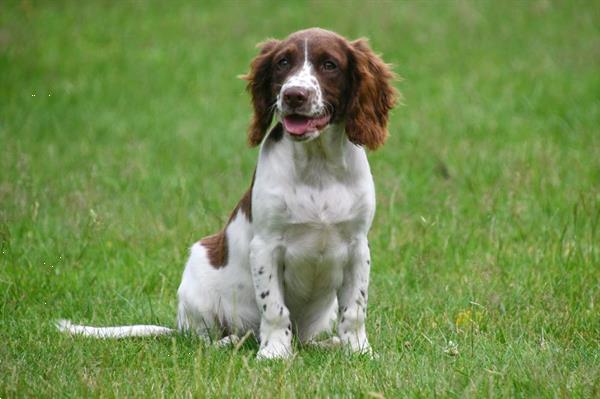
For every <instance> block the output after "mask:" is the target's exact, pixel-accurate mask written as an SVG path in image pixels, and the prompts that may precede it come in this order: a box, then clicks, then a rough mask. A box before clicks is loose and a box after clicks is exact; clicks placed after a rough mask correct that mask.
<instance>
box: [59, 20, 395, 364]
mask: <svg viewBox="0 0 600 399" xmlns="http://www.w3.org/2000/svg"><path fill="white" fill-rule="evenodd" d="M244 79H246V80H247V81H248V91H249V92H250V93H251V95H252V105H253V108H254V115H253V118H252V122H251V125H250V128H249V135H248V137H249V142H250V144H251V145H252V146H257V145H260V153H259V156H258V164H257V166H256V170H255V173H254V177H253V179H252V184H251V186H250V188H249V190H248V191H247V192H246V193H245V194H244V196H243V197H242V199H241V200H240V202H239V203H238V205H237V206H236V207H235V209H234V210H233V212H232V213H231V216H230V217H229V220H228V222H227V225H226V226H225V227H224V228H223V229H222V230H221V231H220V232H218V233H217V234H214V235H211V236H208V237H205V238H203V239H201V240H200V241H199V242H197V243H195V244H194V245H193V246H192V248H191V254H190V257H189V259H188V261H187V264H186V266H185V270H184V272H183V278H182V280H181V285H180V286H179V291H178V296H179V305H178V311H177V324H178V328H179V330H180V331H183V332H193V333H197V334H199V335H200V336H202V337H214V336H215V334H219V335H220V336H219V338H222V339H221V340H220V341H219V342H220V343H231V342H236V340H237V336H238V335H240V334H245V333H248V332H254V333H255V334H256V336H257V337H259V340H260V350H259V352H258V357H259V358H284V357H288V356H290V355H291V354H292V335H293V334H296V335H297V337H298V339H299V341H300V342H301V343H313V342H314V339H315V337H316V336H317V335H319V334H320V333H322V332H328V331H331V329H332V328H333V326H334V325H335V324H336V321H337V333H338V335H337V337H333V338H330V339H329V341H328V342H329V343H330V344H342V345H345V346H346V347H347V348H348V349H350V350H351V351H353V352H359V353H371V348H370V346H369V341H368V340H367V334H366V331H365V318H366V314H367V297H368V286H369V271H370V269H371V257H370V254H369V244H368V240H367V233H368V232H369V228H370V226H371V222H372V221H373V215H374V213H375V189H374V185H373V178H372V176H371V171H370V169H369V163H368V161H367V155H366V152H365V149H364V148H365V147H366V148H368V149H371V150H373V149H376V148H378V147H379V146H381V145H382V144H383V143H384V141H385V139H386V137H387V135H388V133H387V122H388V112H389V111H390V109H391V108H392V107H393V106H394V104H395V102H396V99H397V92H396V90H395V89H394V88H393V87H392V85H391V81H392V80H393V79H394V74H393V72H392V71H391V70H390V67H389V66H388V65H387V64H385V63H384V62H383V61H382V60H381V59H380V58H379V57H378V56H377V55H375V54H374V53H373V52H372V51H371V49H370V48H369V46H368V44H367V42H366V41H365V40H363V39H360V40H356V41H348V40H346V39H345V38H343V37H342V36H340V35H338V34H336V33H334V32H330V31H327V30H323V29H318V28H314V29H307V30H302V31H298V32H295V33H293V34H291V35H290V36H289V37H288V38H286V39H285V40H268V41H266V42H264V43H262V44H261V45H260V53H259V54H258V56H256V58H255V59H254V60H253V61H252V63H251V67H250V72H249V73H248V74H247V75H245V76H244ZM59 328H61V329H62V330H63V331H66V332H70V333H73V334H83V335H88V336H95V337H113V338H118V337H124V336H144V335H159V334H165V333H172V332H173V331H174V330H172V329H169V328H166V327H159V326H124V327H100V328H97V327H88V326H77V325H73V324H71V323H70V322H68V321H62V322H60V323H59ZM223 337H224V338H223Z"/></svg>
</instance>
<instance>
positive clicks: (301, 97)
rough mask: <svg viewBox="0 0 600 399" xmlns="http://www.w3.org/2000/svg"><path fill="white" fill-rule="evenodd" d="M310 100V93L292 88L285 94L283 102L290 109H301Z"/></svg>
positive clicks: (298, 88) (299, 88)
mask: <svg viewBox="0 0 600 399" xmlns="http://www.w3.org/2000/svg"><path fill="white" fill-rule="evenodd" d="M307 99H308V91H307V90H306V89H303V88H301V87H290V88H287V89H286V90H285V92H284V93H283V101H284V102H285V104H286V105H287V106H288V107H290V108H299V107H301V106H302V105H304V103H305V102H306V100H307Z"/></svg>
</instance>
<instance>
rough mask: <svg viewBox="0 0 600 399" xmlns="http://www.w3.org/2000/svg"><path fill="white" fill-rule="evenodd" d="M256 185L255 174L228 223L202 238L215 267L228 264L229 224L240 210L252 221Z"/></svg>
mask: <svg viewBox="0 0 600 399" xmlns="http://www.w3.org/2000/svg"><path fill="white" fill-rule="evenodd" d="M253 186H254V176H252V184H251V186H250V188H249V189H248V190H247V191H246V192H245V193H244V195H243V196H242V199H240V201H239V202H238V204H237V205H236V206H235V208H234V209H233V212H231V215H229V219H228V220H227V224H225V227H224V228H223V229H222V230H221V231H219V232H218V233H216V234H213V235H210V236H207V237H204V238H203V239H201V240H200V244H202V246H203V247H204V248H206V252H207V255H208V260H209V261H210V264H211V266H212V267H214V268H215V269H220V268H221V267H223V266H225V265H226V264H227V259H228V252H229V247H228V244H227V234H226V233H225V232H226V231H227V226H229V225H230V224H231V222H232V221H233V219H234V218H235V217H236V215H237V214H238V212H242V213H243V214H244V215H245V216H246V218H247V219H248V221H249V222H252V187H253Z"/></svg>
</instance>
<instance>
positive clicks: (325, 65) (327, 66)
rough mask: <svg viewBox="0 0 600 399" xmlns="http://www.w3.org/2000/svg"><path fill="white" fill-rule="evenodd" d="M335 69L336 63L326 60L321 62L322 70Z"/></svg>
mask: <svg viewBox="0 0 600 399" xmlns="http://www.w3.org/2000/svg"><path fill="white" fill-rule="evenodd" d="M336 69H337V65H336V64H335V62H333V61H329V60H328V61H325V62H324V63H323V70H324V71H335V70H336Z"/></svg>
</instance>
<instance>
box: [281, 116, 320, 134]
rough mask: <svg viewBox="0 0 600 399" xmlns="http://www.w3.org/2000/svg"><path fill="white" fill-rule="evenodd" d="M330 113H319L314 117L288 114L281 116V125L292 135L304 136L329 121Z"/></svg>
mask: <svg viewBox="0 0 600 399" xmlns="http://www.w3.org/2000/svg"><path fill="white" fill-rule="evenodd" d="M330 119H331V115H329V114H325V115H319V116H316V117H311V116H306V115H300V114H290V115H286V116H284V117H283V127H284V128H285V130H286V131H287V132H288V133H289V134H291V135H293V136H297V137H300V136H304V135H305V134H307V133H310V132H314V131H317V130H321V129H323V128H324V127H325V126H327V124H328V123H329V120H330Z"/></svg>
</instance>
